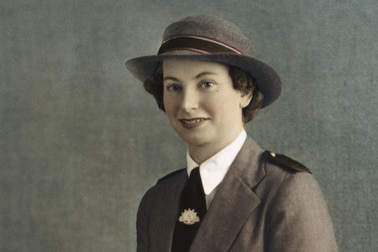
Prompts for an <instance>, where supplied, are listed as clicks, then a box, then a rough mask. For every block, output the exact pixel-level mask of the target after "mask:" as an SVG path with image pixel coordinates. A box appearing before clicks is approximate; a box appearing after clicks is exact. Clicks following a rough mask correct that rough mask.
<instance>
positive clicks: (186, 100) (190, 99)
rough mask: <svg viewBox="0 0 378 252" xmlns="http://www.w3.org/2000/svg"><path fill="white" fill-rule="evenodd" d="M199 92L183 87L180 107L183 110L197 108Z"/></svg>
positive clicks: (188, 110) (187, 110)
mask: <svg viewBox="0 0 378 252" xmlns="http://www.w3.org/2000/svg"><path fill="white" fill-rule="evenodd" d="M198 106H199V94H198V92H196V91H195V90H192V89H185V91H184V92H183V95H182V101H181V109H182V110H183V111H185V112H190V111H192V110H196V109H198Z"/></svg>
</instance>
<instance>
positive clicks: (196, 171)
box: [189, 167, 201, 181]
mask: <svg viewBox="0 0 378 252" xmlns="http://www.w3.org/2000/svg"><path fill="white" fill-rule="evenodd" d="M200 178H201V176H200V173H199V167H196V168H194V169H193V170H192V171H191V172H190V176H189V179H190V180H196V181H198V180H199V179H200Z"/></svg>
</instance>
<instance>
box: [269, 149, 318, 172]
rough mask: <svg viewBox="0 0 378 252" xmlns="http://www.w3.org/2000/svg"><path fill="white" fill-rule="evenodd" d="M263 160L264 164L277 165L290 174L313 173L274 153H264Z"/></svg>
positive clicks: (294, 161) (298, 163)
mask: <svg viewBox="0 0 378 252" xmlns="http://www.w3.org/2000/svg"><path fill="white" fill-rule="evenodd" d="M262 159H263V161H264V162H266V163H269V164H272V165H275V166H277V167H279V168H281V169H283V170H286V171H287V172H289V173H298V172H304V173H311V171H310V169H309V168H307V167H306V166H305V165H303V164H301V163H300V162H298V161H296V160H294V159H292V158H290V157H288V156H285V155H282V154H278V153H275V152H272V151H264V152H263V154H262Z"/></svg>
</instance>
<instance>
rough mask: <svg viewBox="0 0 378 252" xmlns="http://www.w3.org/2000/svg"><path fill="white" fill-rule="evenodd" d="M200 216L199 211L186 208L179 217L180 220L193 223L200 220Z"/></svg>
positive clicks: (189, 223) (187, 223)
mask: <svg viewBox="0 0 378 252" xmlns="http://www.w3.org/2000/svg"><path fill="white" fill-rule="evenodd" d="M199 221H200V218H199V217H198V215H197V213H196V212H195V211H194V209H190V208H189V209H185V210H184V212H182V213H181V216H180V218H179V222H182V223H184V224H186V225H193V224H195V223H196V222H199Z"/></svg>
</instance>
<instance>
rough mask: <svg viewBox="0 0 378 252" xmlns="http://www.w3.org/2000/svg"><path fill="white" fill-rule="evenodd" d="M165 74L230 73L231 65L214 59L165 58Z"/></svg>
mask: <svg viewBox="0 0 378 252" xmlns="http://www.w3.org/2000/svg"><path fill="white" fill-rule="evenodd" d="M162 69H163V75H164V76H196V75H198V74H200V73H203V72H208V73H212V74H219V75H224V74H227V75H228V70H229V67H228V66H227V65H224V64H220V63H217V62H213V61H204V60H193V59H165V60H164V61H163V64H162Z"/></svg>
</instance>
